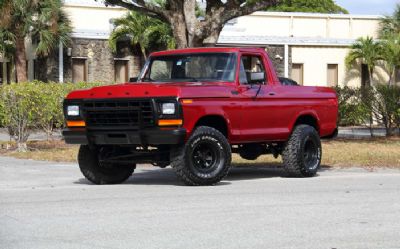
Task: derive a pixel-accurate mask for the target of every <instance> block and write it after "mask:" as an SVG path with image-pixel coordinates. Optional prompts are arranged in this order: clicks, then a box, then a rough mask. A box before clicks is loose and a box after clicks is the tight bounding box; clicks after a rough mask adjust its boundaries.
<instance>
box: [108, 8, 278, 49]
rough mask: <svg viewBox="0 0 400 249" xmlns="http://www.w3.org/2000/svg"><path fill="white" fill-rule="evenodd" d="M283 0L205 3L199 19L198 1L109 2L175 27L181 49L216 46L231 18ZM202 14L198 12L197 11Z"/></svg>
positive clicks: (175, 35)
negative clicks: (204, 45) (197, 15)
mask: <svg viewBox="0 0 400 249" xmlns="http://www.w3.org/2000/svg"><path fill="white" fill-rule="evenodd" d="M279 1H280V0H204V2H205V3H206V8H205V13H204V18H201V19H198V18H197V17H196V4H197V2H196V0H185V1H182V0H165V1H158V2H153V1H146V0H129V1H126V0H105V3H106V4H110V5H119V6H122V7H125V8H127V9H130V10H134V11H137V12H140V13H143V14H144V15H147V16H151V17H154V18H156V19H159V20H161V21H162V22H165V23H167V24H168V25H169V26H171V27H172V33H173V36H174V38H175V41H176V45H177V47H178V48H185V47H199V46H202V45H203V44H204V43H206V44H215V43H216V42H217V40H218V36H219V33H220V31H221V30H222V28H223V26H224V24H225V23H226V22H227V21H229V20H230V19H233V18H236V17H239V16H243V15H248V14H251V13H253V12H254V11H257V10H262V9H265V8H267V7H271V6H275V5H276V4H277V3H278V2H279ZM197 14H198V11H197Z"/></svg>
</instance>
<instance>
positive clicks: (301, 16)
mask: <svg viewBox="0 0 400 249" xmlns="http://www.w3.org/2000/svg"><path fill="white" fill-rule="evenodd" d="M379 18H380V16H372V15H368V16H367V15H342V14H313V13H288V12H262V11H259V12H255V13H253V14H251V15H248V16H242V17H239V18H236V19H234V20H232V21H230V22H229V23H228V25H226V27H225V28H224V29H223V30H222V32H221V36H232V35H236V36H238V35H251V36H270V37H294V38H296V37H303V38H305V37H307V38H319V39H321V38H335V39H357V38H358V37H360V36H372V37H374V38H377V36H378V34H377V30H378V27H379V20H380V19H379Z"/></svg>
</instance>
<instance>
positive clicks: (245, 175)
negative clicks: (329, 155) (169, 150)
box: [74, 164, 330, 186]
mask: <svg viewBox="0 0 400 249" xmlns="http://www.w3.org/2000/svg"><path fill="white" fill-rule="evenodd" d="M329 168H330V167H329V166H325V165H323V166H322V167H321V169H320V170H319V172H323V171H326V170H329ZM286 176H287V175H286V173H285V171H284V170H283V169H282V167H281V165H280V164H274V165H273V164H267V165H266V164H254V165H252V164H248V165H246V166H242V165H238V166H234V167H232V169H231V170H230V172H229V175H228V176H227V177H226V178H225V179H224V180H223V181H222V182H220V183H218V184H217V185H216V186H223V185H229V184H231V181H245V180H254V179H265V178H275V177H286ZM317 176H318V175H317ZM74 184H86V185H93V183H91V182H89V181H88V180H87V179H85V178H81V179H79V180H78V181H76V182H74ZM122 184H133V185H175V186H185V185H184V184H183V183H182V182H180V181H179V180H178V178H177V177H176V175H175V172H174V170H173V169H172V168H166V169H159V168H155V169H154V168H151V169H143V168H141V169H140V171H139V172H135V173H133V175H132V176H131V177H130V178H129V179H128V180H127V181H125V182H124V183H122Z"/></svg>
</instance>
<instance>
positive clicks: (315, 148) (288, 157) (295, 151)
mask: <svg viewBox="0 0 400 249" xmlns="http://www.w3.org/2000/svg"><path fill="white" fill-rule="evenodd" d="M310 148H311V149H310ZM308 151H311V152H310V155H312V156H309V157H307V152H308ZM321 156H322V149H321V141H320V138H319V135H318V132H317V131H316V130H315V129H314V127H312V126H309V125H298V126H296V127H295V128H294V130H293V133H292V134H291V136H290V138H289V140H288V141H287V142H286V145H285V148H284V150H283V152H282V158H283V167H284V169H285V171H286V172H287V174H288V176H290V177H311V176H315V174H316V173H317V171H318V169H319V167H320V165H321Z"/></svg>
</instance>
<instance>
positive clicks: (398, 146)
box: [0, 137, 400, 168]
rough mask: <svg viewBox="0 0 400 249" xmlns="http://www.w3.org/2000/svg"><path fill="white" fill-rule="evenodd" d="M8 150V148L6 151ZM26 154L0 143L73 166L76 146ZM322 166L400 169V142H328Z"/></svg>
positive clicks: (48, 145)
mask: <svg viewBox="0 0 400 249" xmlns="http://www.w3.org/2000/svg"><path fill="white" fill-rule="evenodd" d="M7 147H8V148H7ZM28 148H29V151H28V152H16V151H15V144H12V143H11V144H10V143H6V142H1V143H0V155H4V156H11V157H15V158H22V159H33V160H44V161H55V162H76V157H77V154H78V148H79V146H77V145H67V144H65V143H64V142H63V141H59V140H54V141H31V142H28ZM281 162H282V161H281V157H278V158H277V159H275V158H274V157H273V156H271V155H264V156H260V157H259V158H258V159H257V160H255V161H248V160H245V159H242V158H240V156H238V155H236V154H234V155H233V165H234V166H279V165H280V164H281ZM322 165H323V166H327V167H365V168H374V167H390V168H400V138H399V137H395V138H376V139H365V140H344V139H337V140H330V141H323V142H322Z"/></svg>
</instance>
